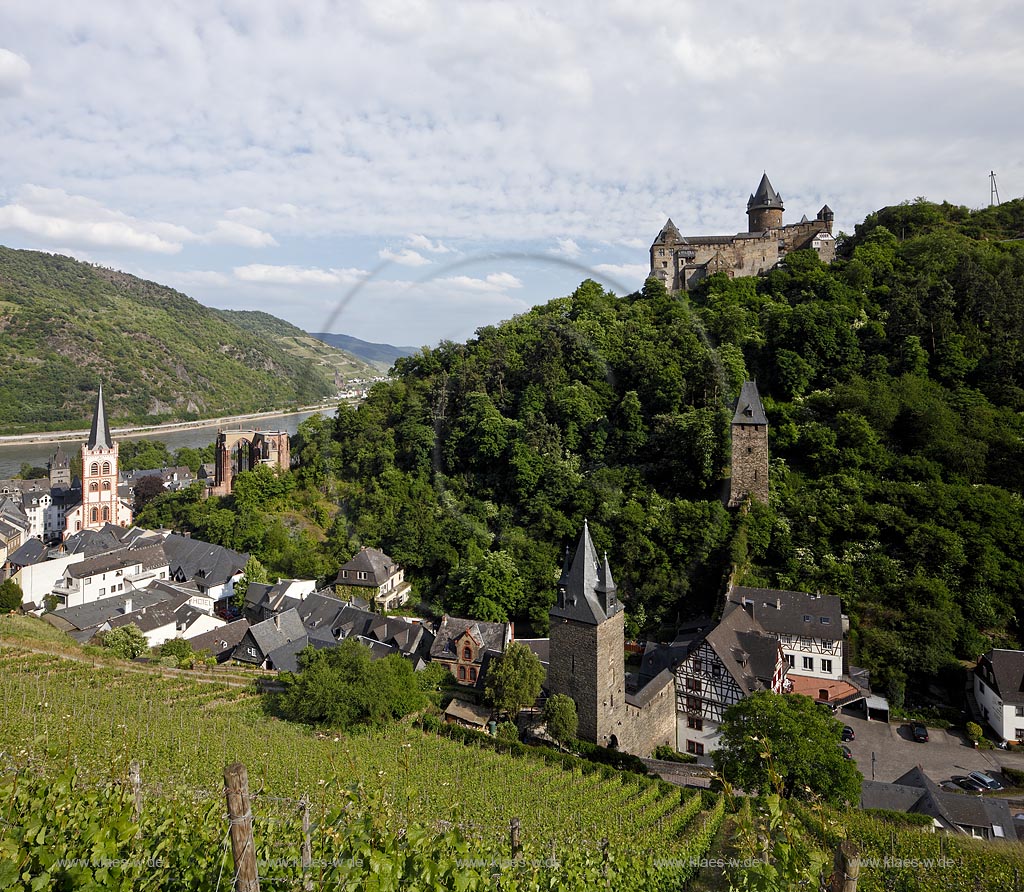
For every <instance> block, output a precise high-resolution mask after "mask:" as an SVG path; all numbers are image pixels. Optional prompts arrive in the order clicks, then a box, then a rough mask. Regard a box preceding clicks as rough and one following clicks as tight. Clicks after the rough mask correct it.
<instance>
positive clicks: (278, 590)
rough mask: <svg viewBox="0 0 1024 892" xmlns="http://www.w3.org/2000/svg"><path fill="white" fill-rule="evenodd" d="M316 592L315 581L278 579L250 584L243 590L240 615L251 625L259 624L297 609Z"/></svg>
mask: <svg viewBox="0 0 1024 892" xmlns="http://www.w3.org/2000/svg"><path fill="white" fill-rule="evenodd" d="M315 590H316V580H315V579H279V580H278V581H277V582H273V583H271V582H250V583H249V587H248V588H247V589H246V590H245V604H244V606H243V608H242V613H243V614H244V616H245V618H246V619H247V620H248V621H249V622H250V623H251V624H255V623H261V622H263V621H264V620H265V619H270V618H271V617H272V616H274V615H275V614H278V613H284V611H286V610H290V609H291V608H293V607H298V606H299V604H301V603H302V601H303V599H304V598H305V597H306V596H307V595H311V594H312V593H313V592H314V591H315Z"/></svg>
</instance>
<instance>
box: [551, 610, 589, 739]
mask: <svg viewBox="0 0 1024 892" xmlns="http://www.w3.org/2000/svg"><path fill="white" fill-rule="evenodd" d="M597 630H598V626H593V625H588V624H587V623H581V622H576V621H574V620H570V619H564V618H561V617H557V616H552V617H551V631H550V638H551V640H550V644H549V652H548V679H547V686H548V690H549V691H550V692H551V693H553V694H567V695H568V696H570V697H572V699H573V700H574V701H575V703H576V713H577V716H578V717H579V731H578V732H577V733H578V735H579V737H580V739H581V740H589V741H590V742H591V743H599V742H600V741H599V739H598V715H597V710H598V702H597V687H598V681H597V680H596V674H595V669H596V667H597V666H598V662H599V661H598V636H597Z"/></svg>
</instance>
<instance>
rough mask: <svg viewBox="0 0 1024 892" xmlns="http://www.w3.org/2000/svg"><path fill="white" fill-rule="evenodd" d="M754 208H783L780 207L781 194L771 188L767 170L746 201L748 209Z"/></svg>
mask: <svg viewBox="0 0 1024 892" xmlns="http://www.w3.org/2000/svg"><path fill="white" fill-rule="evenodd" d="M754 208H781V209H782V210H785V208H783V207H782V196H781V195H779V193H778V192H776V191H775V190H774V189H773V188H772V183H771V180H769V179H768V174H767V172H766V173H764V174H763V175H762V176H761V182H760V183H758V184H757V191H755V192H754V194H753V195H751V196H750V200H749V201H748V202H747V210H748V211H750V210H753V209H754Z"/></svg>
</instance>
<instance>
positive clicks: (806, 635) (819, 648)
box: [724, 586, 845, 680]
mask: <svg viewBox="0 0 1024 892" xmlns="http://www.w3.org/2000/svg"><path fill="white" fill-rule="evenodd" d="M735 610H745V611H746V612H747V613H748V614H749V615H750V616H752V617H753V618H754V619H755V620H756V621H757V623H758V624H759V625H760V626H761V628H762V629H764V630H765V631H766V632H767V633H768V634H770V635H774V636H775V637H776V638H777V639H778V640H779V643H780V644H781V645H782V652H783V653H784V654H785V657H786V662H787V663H788V664H789V674H790V675H807V676H811V677H814V678H828V679H832V680H838V679H840V678H842V675H843V630H844V625H845V623H844V617H843V611H842V606H841V604H840V601H839V598H837V597H836V596H835V595H812V594H807V593H806V592H787V591H779V590H776V589H766V588H747V587H745V586H732V587H731V588H730V589H729V593H728V595H727V597H726V602H725V610H724V613H725V615H726V616H728V615H729V614H730V613H732V612H733V611H735Z"/></svg>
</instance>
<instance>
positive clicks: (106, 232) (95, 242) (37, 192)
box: [0, 185, 196, 254]
mask: <svg viewBox="0 0 1024 892" xmlns="http://www.w3.org/2000/svg"><path fill="white" fill-rule="evenodd" d="M0 229H10V230H17V231H19V232H23V233H26V234H28V235H32V236H36V237H38V238H40V239H42V240H44V241H46V242H56V243H60V244H67V245H87V246H90V247H101V248H127V249H129V250H139V251H152V252H155V253H158V254H176V253H177V252H179V251H180V250H181V248H182V245H183V244H184V242H186V241H191V240H193V239H194V238H195V237H196V236H195V234H194V233H192V232H190V231H189V230H188V229H186V228H185V227H182V226H176V225H174V224H171V223H159V222H148V221H145V220H139V219H137V218H135V217H130V216H128V215H127V214H123V213H121V212H119V211H112V210H110V209H108V208H105V207H103V205H101V204H100V203H99V202H98V201H94V200H92V199H91V198H85V197H83V196H81V195H69V194H68V193H67V192H65V191H64V190H62V189H48V188H44V187H41V186H32V185H28V186H25V187H23V188H22V189H21V191H20V192H19V193H18V195H17V197H16V198H15V200H14V201H13V202H12V203H10V204H6V205H3V206H2V207H0Z"/></svg>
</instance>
